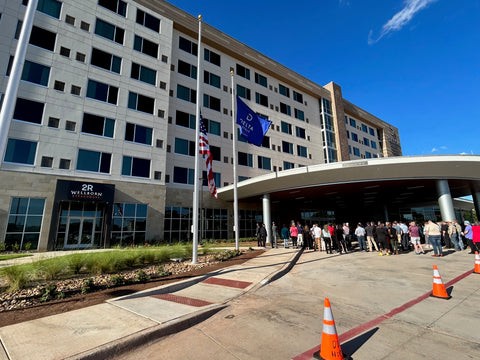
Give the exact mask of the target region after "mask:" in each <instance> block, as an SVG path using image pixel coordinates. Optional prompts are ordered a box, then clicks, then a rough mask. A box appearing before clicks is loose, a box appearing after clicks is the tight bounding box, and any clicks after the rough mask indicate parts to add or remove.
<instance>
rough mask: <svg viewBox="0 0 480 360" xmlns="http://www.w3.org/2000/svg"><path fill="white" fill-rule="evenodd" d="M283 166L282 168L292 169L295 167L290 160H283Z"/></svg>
mask: <svg viewBox="0 0 480 360" xmlns="http://www.w3.org/2000/svg"><path fill="white" fill-rule="evenodd" d="M283 168H284V169H285V170H288V169H293V168H295V164H294V163H292V162H288V161H284V162H283Z"/></svg>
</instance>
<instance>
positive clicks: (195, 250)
mask: <svg viewBox="0 0 480 360" xmlns="http://www.w3.org/2000/svg"><path fill="white" fill-rule="evenodd" d="M201 50H202V15H198V46H197V99H196V104H197V109H196V120H195V121H196V124H195V175H194V180H193V218H192V222H193V224H192V232H193V249H192V264H197V263H198V199H199V193H200V180H199V173H200V166H199V160H200V146H199V138H200V101H201V96H200V76H201V73H202V71H201V69H200V66H201V61H202V60H201V59H202V55H201V54H202V51H201Z"/></svg>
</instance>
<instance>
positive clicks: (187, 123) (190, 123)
mask: <svg viewBox="0 0 480 360" xmlns="http://www.w3.org/2000/svg"><path fill="white" fill-rule="evenodd" d="M195 123H196V117H195V115H192V114H187V113H186V112H183V111H180V110H177V112H176V117H175V124H176V125H179V126H183V127H187V128H190V129H195Z"/></svg>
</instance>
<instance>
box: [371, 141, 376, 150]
mask: <svg viewBox="0 0 480 360" xmlns="http://www.w3.org/2000/svg"><path fill="white" fill-rule="evenodd" d="M371 146H372V149H375V150H376V149H377V143H376V142H375V141H372V142H371Z"/></svg>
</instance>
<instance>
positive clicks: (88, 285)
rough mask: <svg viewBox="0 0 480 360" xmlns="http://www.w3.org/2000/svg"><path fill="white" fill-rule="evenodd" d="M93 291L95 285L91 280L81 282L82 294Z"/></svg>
mask: <svg viewBox="0 0 480 360" xmlns="http://www.w3.org/2000/svg"><path fill="white" fill-rule="evenodd" d="M93 290H95V283H94V282H93V279H92V278H88V279H86V280H84V281H83V284H82V294H87V293H89V292H92V291H93Z"/></svg>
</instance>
